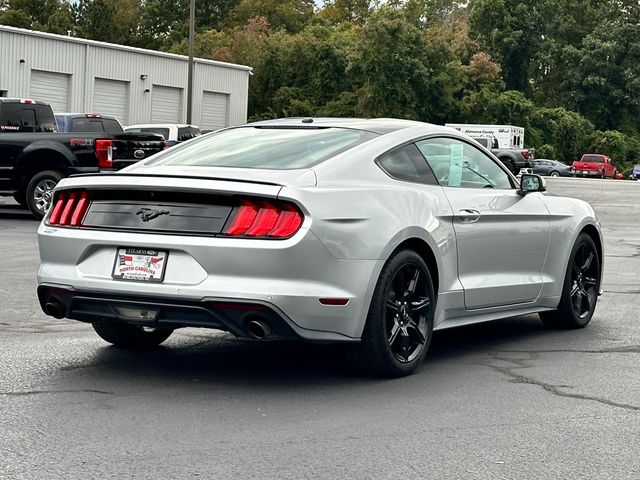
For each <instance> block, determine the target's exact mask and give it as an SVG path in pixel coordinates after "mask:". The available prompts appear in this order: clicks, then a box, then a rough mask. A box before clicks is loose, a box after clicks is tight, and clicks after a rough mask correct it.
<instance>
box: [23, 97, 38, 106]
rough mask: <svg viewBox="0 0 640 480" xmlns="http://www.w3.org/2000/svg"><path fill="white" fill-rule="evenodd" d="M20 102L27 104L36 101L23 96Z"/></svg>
mask: <svg viewBox="0 0 640 480" xmlns="http://www.w3.org/2000/svg"><path fill="white" fill-rule="evenodd" d="M20 103H25V104H27V105H31V104H32V103H35V102H34V101H33V100H31V99H30V98H23V99H22V100H20Z"/></svg>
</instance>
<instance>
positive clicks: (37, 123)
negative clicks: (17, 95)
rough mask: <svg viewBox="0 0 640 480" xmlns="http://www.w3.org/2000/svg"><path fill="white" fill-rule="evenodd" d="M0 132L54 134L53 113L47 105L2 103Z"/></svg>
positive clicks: (55, 129)
mask: <svg viewBox="0 0 640 480" xmlns="http://www.w3.org/2000/svg"><path fill="white" fill-rule="evenodd" d="M0 108H1V110H0V131H2V132H56V131H57V130H58V128H57V124H56V120H55V118H54V116H53V111H52V110H51V107H50V106H48V105H37V104H23V103H3V104H2V106H0Z"/></svg>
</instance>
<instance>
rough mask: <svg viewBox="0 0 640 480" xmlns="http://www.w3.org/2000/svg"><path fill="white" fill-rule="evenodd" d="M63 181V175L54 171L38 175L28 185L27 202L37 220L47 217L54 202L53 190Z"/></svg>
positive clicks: (46, 171)
mask: <svg viewBox="0 0 640 480" xmlns="http://www.w3.org/2000/svg"><path fill="white" fill-rule="evenodd" d="M60 180H62V174H61V173H60V172H56V171H53V170H45V171H44V172H38V173H36V174H35V175H34V176H33V177H32V178H31V180H30V181H29V183H28V184H27V192H26V195H27V197H26V201H27V206H28V207H29V210H31V213H33V214H34V215H35V216H36V218H38V219H40V218H42V217H44V216H45V214H46V213H47V211H48V210H49V208H50V207H51V202H52V201H53V189H54V188H55V187H56V185H57V184H58V182H59V181H60Z"/></svg>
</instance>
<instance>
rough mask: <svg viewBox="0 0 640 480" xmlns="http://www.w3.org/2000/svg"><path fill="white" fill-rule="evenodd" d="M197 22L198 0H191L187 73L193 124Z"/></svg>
mask: <svg viewBox="0 0 640 480" xmlns="http://www.w3.org/2000/svg"><path fill="white" fill-rule="evenodd" d="M195 23H196V0H190V1H189V70H188V72H189V73H188V74H187V123H188V124H191V110H192V109H193V37H194V30H195Z"/></svg>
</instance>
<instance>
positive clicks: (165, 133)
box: [127, 127, 169, 140]
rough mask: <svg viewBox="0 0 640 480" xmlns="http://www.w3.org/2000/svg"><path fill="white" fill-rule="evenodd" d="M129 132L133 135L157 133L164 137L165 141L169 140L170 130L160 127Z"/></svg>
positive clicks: (135, 129) (129, 129)
mask: <svg viewBox="0 0 640 480" xmlns="http://www.w3.org/2000/svg"><path fill="white" fill-rule="evenodd" d="M127 132H132V133H155V134H157V135H162V136H163V137H164V139H165V140H169V129H168V128H160V127H144V128H127Z"/></svg>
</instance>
